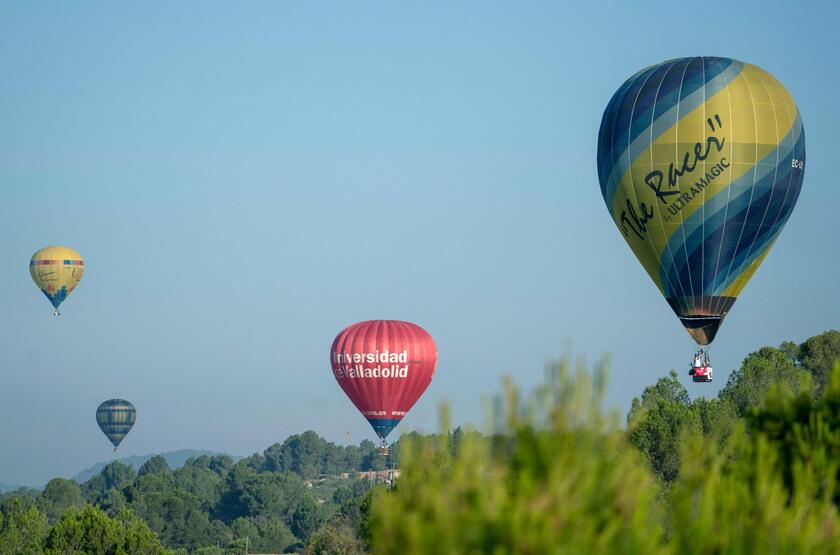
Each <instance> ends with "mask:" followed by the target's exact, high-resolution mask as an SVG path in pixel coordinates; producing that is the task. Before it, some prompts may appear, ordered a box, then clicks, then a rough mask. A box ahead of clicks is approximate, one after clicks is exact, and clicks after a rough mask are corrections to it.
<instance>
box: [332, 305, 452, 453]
mask: <svg viewBox="0 0 840 555" xmlns="http://www.w3.org/2000/svg"><path fill="white" fill-rule="evenodd" d="M437 359H438V353H437V347H436V346H435V342H434V340H433V339H432V336H431V335H429V334H428V333H427V332H426V330H424V329H423V328H421V327H420V326H418V325H416V324H412V323H410V322H401V321H399V320H369V321H366V322H359V323H357V324H353V325H352V326H350V327H348V328H346V329H344V330H343V331H342V332H341V333H339V334H338V336H337V337H336V338H335V341H333V344H332V349H331V351H330V364H331V365H332V371H333V375H334V376H335V379H336V381H338V385H340V386H341V389H343V390H344V393H346V394H347V396H348V397H349V398H350V400H351V401H352V402H353V404H354V405H356V408H357V409H359V412H361V413H362V416H364V417H365V418H366V419H367V421H368V422H369V423H370V425H371V426H372V427H373V430H374V431H375V432H376V435H378V436H379V437H380V438H381V439H382V445H383V446H384V445H385V437H386V436H387V435H388V434H389V433H390V432H391V430H393V429H394V427H395V426H396V425H397V424H399V422H400V420H402V418H403V417H404V416H405V415H406V413H407V412H408V411H409V410H410V409H411V407H413V406H414V403H416V402H417V400H418V399H419V398H420V396H421V395H422V394H423V392H424V391H426V388H427V387H429V384H430V383H431V381H432V377H433V376H434V374H435V368H436V367H437Z"/></svg>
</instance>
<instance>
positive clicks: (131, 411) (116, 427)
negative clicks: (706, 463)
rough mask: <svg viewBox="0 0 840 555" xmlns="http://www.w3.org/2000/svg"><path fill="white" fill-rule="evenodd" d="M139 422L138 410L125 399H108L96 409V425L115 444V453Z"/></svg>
mask: <svg viewBox="0 0 840 555" xmlns="http://www.w3.org/2000/svg"><path fill="white" fill-rule="evenodd" d="M135 420H137V410H135V408H134V405H132V404H131V403H129V402H128V401H126V400H125V399H108V400H107V401H103V402H102V404H100V405H99V407H98V408H97V409H96V423H97V424H99V429H100V430H102V433H103V434H105V436H106V437H107V438H108V439H109V440H110V441H111V443H113V444H114V451H116V450H117V447H119V446H120V442H122V440H123V438H125V436H126V434H128V432H130V431H131V428H132V427H133V426H134V421H135Z"/></svg>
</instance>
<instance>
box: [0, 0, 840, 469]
mask: <svg viewBox="0 0 840 555" xmlns="http://www.w3.org/2000/svg"><path fill="white" fill-rule="evenodd" d="M704 6H705V7H704V9H703V12H702V14H703V16H702V17H700V15H699V12H695V11H694V10H693V8H692V7H691V6H690V5H685V6H680V5H675V4H664V3H655V2H645V3H643V5H639V6H629V5H628V6H625V5H623V4H620V3H617V2H615V3H608V4H605V5H604V6H599V5H597V4H596V3H584V4H579V5H576V6H574V7H566V6H562V5H560V4H555V3H551V2H538V3H532V4H528V5H527V6H524V5H520V6H506V5H503V4H497V3H466V4H459V5H457V6H455V5H444V4H440V5H427V4H424V5H414V6H396V5H381V4H373V3H354V4H352V5H350V4H340V3H335V4H331V5H315V4H275V3H268V2H255V3H248V4H244V5H242V4H236V5H234V4H223V3H212V2H211V3H201V4H198V3H184V4H177V5H170V4H164V3H151V4H144V5H143V6H142V7H141V6H134V5H121V6H117V5H105V4H93V3H85V4H83V5H72V6H71V5H64V4H59V3H50V4H10V3H7V4H5V5H4V7H3V8H2V11H0V14H2V15H1V16H0V45H2V46H0V52H2V56H0V68H2V70H3V71H2V74H0V82H1V83H2V86H0V129H2V133H0V187H2V191H3V195H2V200H3V202H2V203H0V226H2V240H0V254H1V255H2V258H3V260H4V261H5V262H4V264H3V265H2V266H0V299H2V313H3V315H4V317H3V318H2V319H0V326H1V327H2V328H1V329H2V333H0V421H2V422H3V424H2V425H0V445H2V449H3V452H4V453H5V454H6V456H4V457H0V481H3V482H7V483H21V484H39V483H43V482H45V481H47V480H48V479H50V478H52V477H55V476H65V475H67V474H73V473H75V472H78V471H79V470H81V469H83V468H86V467H88V466H90V465H91V464H94V463H96V462H99V461H102V460H106V459H107V458H108V457H109V456H110V455H111V445H110V443H109V442H108V441H107V440H106V438H105V437H104V436H102V434H101V432H100V431H99V429H98V428H97V426H96V422H95V419H94V412H95V410H96V407H97V405H98V404H99V403H100V402H101V401H102V400H104V399H108V398H111V397H122V398H125V399H128V400H130V401H131V402H132V403H133V404H134V405H135V406H136V407H137V410H138V418H137V424H136V426H135V427H134V429H133V430H132V432H131V433H130V434H129V436H128V437H127V438H126V440H125V441H124V442H123V444H122V446H121V448H120V455H122V456H130V455H134V454H145V453H157V452H164V451H172V450H177V449H182V448H191V449H207V450H212V451H222V452H229V453H231V454H236V455H249V454H251V453H253V452H261V451H262V450H263V449H265V448H266V447H268V446H269V445H271V444H273V443H275V442H278V441H283V439H285V438H286V437H287V436H289V435H291V434H294V433H300V432H303V431H304V430H307V429H312V430H315V431H316V432H318V433H319V434H321V435H322V436H324V437H326V438H327V439H328V440H330V441H333V442H336V443H344V442H345V437H346V434H347V433H350V434H351V436H352V441H353V442H354V443H358V442H359V441H361V440H362V439H365V438H368V439H372V440H374V439H375V435H374V434H373V432H372V431H371V429H370V427H369V426H368V424H367V422H366V421H365V419H364V418H362V416H361V415H359V414H358V412H357V411H356V409H355V408H354V407H353V405H352V404H351V403H350V401H349V400H348V399H347V398H346V397H345V396H344V394H343V392H342V391H341V389H340V388H339V386H338V385H337V384H336V382H335V380H334V379H333V376H332V374H331V372H330V365H329V358H328V357H329V349H330V344H331V342H332V340H333V338H334V337H335V335H336V334H337V333H338V332H339V331H341V330H342V329H343V328H344V327H345V326H347V325H349V324H351V323H354V322H357V321H361V320H367V319H372V318H395V319H403V320H409V321H412V322H415V323H417V324H419V325H421V326H422V327H424V328H425V329H426V330H427V331H428V332H429V333H430V334H431V335H432V336H433V337H434V339H435V341H436V343H437V345H438V349H439V366H438V370H437V374H436V376H435V378H434V380H433V382H432V384H431V386H430V387H429V389H428V390H427V391H426V393H425V395H424V396H423V397H422V398H421V399H420V401H419V402H418V403H417V405H416V406H415V407H414V408H413V410H412V411H411V412H410V413H409V415H408V416H407V417H406V418H405V419H404V420H403V422H402V424H400V426H399V427H398V428H397V429H396V430H395V431H394V433H393V434H392V437H391V439H396V438H397V437H398V436H399V434H400V433H402V432H405V431H410V430H419V431H425V432H433V431H437V426H438V424H437V416H438V406H439V404H440V403H441V402H442V401H449V402H450V403H451V405H452V415H453V423H454V424H472V425H476V426H480V425H481V424H482V422H483V420H484V418H483V405H482V398H483V397H486V396H487V395H490V394H493V393H494V392H496V391H498V390H499V384H500V380H501V378H502V376H503V375H505V374H512V375H514V377H515V379H516V380H517V382H519V383H520V384H522V385H524V386H526V387H527V386H528V385H530V384H535V383H537V382H539V381H540V380H541V379H542V377H543V367H544V364H545V362H546V361H547V360H551V359H554V358H556V357H559V356H561V355H563V354H570V355H572V356H574V357H583V358H585V359H586V360H587V361H589V362H590V363H592V362H594V361H596V360H598V359H599V358H600V357H602V356H604V355H610V356H611V359H612V363H611V368H612V373H611V381H610V388H609V394H608V398H607V401H608V403H609V404H610V405H612V406H616V407H618V408H619V409H620V410H621V411H622V412H626V410H627V408H628V407H629V405H630V402H631V400H632V398H633V397H634V396H637V395H639V394H640V393H641V391H642V389H643V388H644V386H645V385H648V384H652V383H653V382H654V381H655V380H656V379H657V378H658V377H660V376H662V375H665V374H666V373H667V372H668V371H669V370H670V369H672V368H673V369H676V370H677V371H678V372H679V374H680V376H681V379H682V380H683V383H684V384H685V385H686V387H687V388H688V389H689V391H690V392H691V394H692V396H697V395H709V396H711V395H714V394H715V393H716V392H717V391H718V390H719V389H720V387H722V386H723V384H725V382H726V378H727V374H728V373H729V371H730V370H732V369H734V368H737V367H738V366H739V365H740V363H741V361H742V359H743V357H744V356H745V355H747V354H748V353H749V352H751V351H754V350H756V349H757V348H759V347H761V346H763V345H778V344H779V343H780V342H781V341H785V340H793V341H802V340H804V339H806V338H807V337H809V336H812V335H815V334H818V333H821V332H823V331H825V330H827V329H831V328H834V329H837V328H840V318H838V314H840V289H839V288H838V287H837V285H836V283H837V277H838V275H840V258H838V257H837V250H836V245H837V237H838V236H840V221H839V220H838V218H837V216H836V213H835V212H836V209H837V206H838V205H839V204H840V188H838V187H837V186H836V184H835V183H834V182H833V181H832V178H831V171H833V170H832V169H831V164H832V163H833V162H834V156H835V151H837V150H838V148H840V139H838V137H837V133H836V130H837V128H838V127H840V115H838V112H837V109H836V99H835V96H836V94H835V91H836V90H837V88H838V85H840V77H838V76H840V67H838V66H840V61H838V59H837V56H835V55H831V54H830V53H831V52H835V53H836V52H838V51H840V40H838V38H837V35H836V33H835V30H834V28H833V26H834V23H835V22H836V21H838V19H840V7H838V5H837V4H834V3H828V2H826V3H820V4H819V5H814V6H808V9H807V10H806V9H804V8H802V9H800V8H797V7H795V6H791V5H790V4H789V3H781V2H749V3H748V4H747V5H744V6H731V5H730V4H729V3H725V2H719V3H711V4H706V5H704ZM715 13H718V14H719V17H711V15H710V14H715ZM688 55H721V56H729V57H733V58H737V59H740V60H743V61H747V62H750V63H753V64H756V65H758V66H761V67H762V68H764V69H766V70H767V71H769V72H770V73H772V74H773V75H775V76H776V77H777V78H778V79H779V80H780V81H781V82H782V83H783V84H784V85H785V86H786V87H787V89H788V90H789V91H790V93H791V94H792V96H793V98H794V99H795V101H796V102H797V104H798V107H799V110H800V112H801V114H802V120H803V122H804V126H805V134H806V145H807V147H806V148H807V167H806V168H805V181H804V185H803V189H802V193H801V196H800V199H799V202H798V204H797V206H796V208H795V210H794V212H793V215H792V216H791V218H790V221H789V222H788V224H787V226H786V228H785V229H784V231H783V232H782V233H781V236H780V238H779V240H778V242H777V243H776V245H775V247H774V248H773V250H772V252H771V253H770V255H769V256H768V257H767V259H766V260H765V261H764V263H763V265H762V267H761V268H760V269H759V270H758V272H757V273H756V274H755V276H754V277H753V279H752V280H751V282H750V283H749V285H748V286H747V287H746V289H745V290H744V292H743V294H742V295H741V296H740V297H739V299H738V301H737V303H736V304H735V306H734V308H733V309H732V312H731V313H730V314H729V316H728V317H727V319H726V322H725V323H724V324H723V326H722V327H721V331H720V333H719V335H718V337H717V339H716V340H715V343H714V345H713V346H712V360H713V363H714V365H715V383H714V384H710V385H695V384H690V381H689V379H688V376H687V375H686V371H685V370H687V364H688V363H689V359H690V356H691V354H692V352H693V351H692V350H693V348H694V343H693V341H692V340H691V339H690V337H689V336H688V335H687V334H686V332H685V331H684V330H683V328H682V326H681V325H680V323H679V321H678V320H677V318H676V317H675V316H674V314H673V312H672V311H671V309H670V308H669V307H668V304H667V303H666V301H665V300H664V299H663V298H662V297H661V295H660V294H659V292H658V291H657V289H656V287H655V286H654V285H653V283H652V282H651V281H650V279H649V278H648V276H647V275H646V274H645V272H644V270H643V269H642V267H641V265H640V264H639V263H638V261H637V260H636V258H635V257H634V256H633V253H632V252H631V251H630V249H629V248H628V247H627V245H626V244H625V241H624V240H623V238H622V237H621V235H620V233H619V232H618V231H617V230H616V228H615V226H614V224H613V222H612V221H611V219H610V216H609V214H608V213H607V210H606V209H605V207H604V202H603V200H602V198H601V194H600V191H599V185H598V177H597V172H596V167H595V151H596V146H597V145H596V139H597V133H598V127H599V124H600V121H601V115H602V113H603V110H604V107H605V106H606V104H607V102H608V101H609V99H610V97H611V96H612V94H613V93H614V92H615V90H616V89H617V88H618V87H619V85H621V83H622V82H623V81H624V80H625V79H626V78H627V77H629V76H630V75H631V74H633V73H634V72H636V71H637V70H639V69H641V68H642V67H645V66H647V65H650V64H654V63H657V62H660V61H662V60H665V59H669V58H675V57H680V56H688ZM52 244H61V245H67V246H69V247H72V248H75V249H76V250H78V251H79V252H80V253H81V254H82V256H83V257H84V259H85V263H86V273H85V276H84V279H83V280H82V282H81V284H80V285H79V287H78V289H77V290H76V291H75V292H74V293H73V294H72V295H71V296H70V298H69V299H68V300H67V301H66V302H65V303H64V304H63V305H62V315H61V317H59V318H54V317H53V316H52V307H51V305H50V304H49V302H48V301H47V299H45V298H44V296H43V295H42V293H41V292H40V291H38V289H37V288H36V287H35V285H34V284H33V283H32V280H31V279H30V276H29V272H28V263H29V258H30V257H31V255H32V254H33V253H34V252H35V251H36V250H37V249H39V248H41V247H43V246H45V245H52Z"/></svg>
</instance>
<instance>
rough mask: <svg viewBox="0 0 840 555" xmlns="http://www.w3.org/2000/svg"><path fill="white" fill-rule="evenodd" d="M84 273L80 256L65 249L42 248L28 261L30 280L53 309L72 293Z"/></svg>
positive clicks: (83, 265)
mask: <svg viewBox="0 0 840 555" xmlns="http://www.w3.org/2000/svg"><path fill="white" fill-rule="evenodd" d="M84 273H85V262H84V260H82V256H81V255H80V254H79V253H78V252H76V251H74V250H73V249H70V248H67V247H58V246H55V247H44V248H43V249H41V250H39V251H38V252H36V253H35V254H33V255H32V259H31V260H30V261H29V274H30V275H31V276H32V280H33V281H34V282H35V285H37V286H38V288H39V289H40V290H41V291H42V292H43V293H44V295H46V297H47V298H48V299H49V300H50V302H51V303H52V305H53V307H55V308H58V306H59V305H60V304H61V303H63V302H64V300H65V299H66V298H67V296H68V295H69V294H70V293H72V292H73V289H75V288H76V286H77V285H78V284H79V281H81V279H82V275H83V274H84Z"/></svg>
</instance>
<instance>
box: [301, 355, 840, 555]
mask: <svg viewBox="0 0 840 555" xmlns="http://www.w3.org/2000/svg"><path fill="white" fill-rule="evenodd" d="M780 353H781V354H782V355H783V356H782V357H780V356H778V355H779V354H780ZM754 355H755V356H751V357H747V360H745V364H744V366H743V367H742V369H741V371H740V372H741V375H740V376H736V377H735V379H734V380H731V382H730V383H731V384H735V385H734V386H733V387H730V388H725V390H724V391H722V392H721V396H720V397H719V398H718V399H712V400H706V399H702V400H697V401H695V402H691V401H690V400H689V399H688V397H687V395H686V394H685V390H684V388H682V386H681V385H680V384H679V382H678V380H677V379H676V375H673V374H672V375H669V376H667V377H665V378H663V379H661V380H659V382H657V384H655V385H654V386H652V387H650V388H647V389H646V390H645V392H644V393H643V395H642V398H641V399H639V400H637V401H636V403H634V407H633V409H632V410H631V414H630V415H629V418H628V420H629V421H630V423H631V424H630V427H629V428H628V430H627V432H626V433H622V432H620V431H616V430H615V429H614V428H613V427H611V426H610V425H608V419H605V417H604V416H603V414H602V413H601V411H600V408H599V407H600V396H599V395H597V390H598V388H597V387H595V388H594V391H595V392H596V393H593V387H592V383H593V382H592V380H590V379H588V378H587V377H586V376H585V375H582V374H580V373H579V374H577V375H576V376H574V377H570V376H569V374H568V373H567V372H566V371H565V370H564V369H563V368H561V369H560V371H559V372H557V374H556V376H557V379H553V380H550V381H549V386H548V387H547V389H548V391H549V393H548V394H546V388H543V389H542V390H541V391H540V392H538V394H537V395H536V396H535V397H534V398H532V399H530V400H529V401H528V402H523V401H521V400H520V399H521V394H520V392H519V391H517V390H516V389H515V388H512V387H511V386H510V385H508V386H507V388H506V397H507V402H506V403H504V404H502V405H503V406H504V407H505V409H504V410H503V411H502V415H501V417H499V415H496V416H497V418H496V419H495V422H497V423H498V422H501V423H502V424H503V425H502V429H501V430H497V431H501V432H502V435H499V436H495V439H494V438H488V437H482V436H476V435H474V434H466V435H465V436H464V437H463V438H462V439H461V446H460V449H457V450H455V452H454V454H453V451H452V450H451V449H450V446H449V444H448V440H449V438H450V437H451V434H441V435H440V436H439V441H438V444H437V445H431V444H430V443H429V442H425V443H423V442H410V441H405V440H404V441H403V443H404V446H403V452H402V454H401V456H402V460H403V461H405V462H404V463H403V464H402V465H401V472H402V474H401V476H400V478H399V479H398V480H397V484H396V486H395V487H394V488H393V489H392V490H391V491H378V492H377V493H376V494H375V496H374V502H373V506H372V508H371V517H370V526H371V539H372V550H373V552H375V553H381V554H388V553H586V552H593V553H613V552H615V553H673V554H677V553H679V554H683V553H687V554H718V553H721V554H724V553H732V554H740V553H796V554H800V553H814V554H817V553H836V552H838V550H840V516H838V510H837V502H838V500H840V488H838V483H840V482H838V478H840V365H837V366H836V367H835V369H834V371H833V373H831V374H829V378H828V381H827V382H826V385H825V386H823V387H822V388H821V393H818V392H817V391H816V388H817V387H818V386H816V385H814V386H812V385H811V380H810V378H808V377H806V378H805V379H804V380H803V379H800V378H802V376H801V375H800V374H799V370H798V368H796V365H791V364H790V363H791V361H792V360H795V359H794V358H793V357H792V356H790V355H788V354H787V353H786V352H785V349H782V348H780V349H778V350H775V349H774V350H772V351H765V350H762V351H759V352H758V353H755V354H754ZM797 356H798V355H797ZM756 368H764V369H766V370H767V371H769V372H772V373H773V374H771V375H775V376H777V377H778V378H779V380H778V381H776V382H768V381H765V380H763V379H756V378H761V377H760V376H757V375H755V372H756ZM792 368H793V369H792ZM595 378H596V379H595V380H594V381H595V382H596V383H597V382H598V372H597V371H596V373H595ZM793 378H796V379H793ZM759 392H761V393H762V394H761V395H758V393H759ZM547 397H548V398H549V399H550V402H549V403H547V406H548V407H549V408H546V403H545V399H546V398H547ZM733 399H737V401H736V400H733ZM743 399H749V401H748V404H746V405H740V407H741V408H742V410H743V412H744V414H745V416H744V417H743V418H740V417H738V415H737V414H738V409H736V407H738V406H739V405H737V403H739V402H740V401H741V400H743ZM717 410H722V411H724V412H726V414H725V416H723V417H722V418H719V419H714V418H711V415H712V414H714V413H715V412H716V411H717ZM443 420H444V425H445V418H444V419H443ZM679 420H685V421H686V422H687V424H686V423H685V422H679ZM605 423H607V424H606V425H605ZM657 441H660V442H662V443H664V444H666V445H668V446H669V448H673V449H674V450H676V451H677V452H679V454H680V456H679V457H677V459H676V460H675V459H673V458H669V457H667V456H666V451H667V449H666V448H664V447H662V446H656V445H654V444H655V443H656V442H657ZM630 442H634V443H637V444H639V445H640V446H641V447H642V454H643V455H645V457H644V459H640V458H639V457H638V456H634V453H633V452H632V449H628V444H629V443H630ZM421 443H422V444H421ZM644 461H647V462H648V464H649V466H650V470H646V468H645V467H646V466H648V465H646V464H645V462H644ZM664 463H667V465H671V466H667V465H665V466H663V465H664ZM657 465H659V466H657ZM674 465H676V470H677V471H676V472H673V474H671V475H670V476H667V477H668V478H669V480H662V481H657V480H655V479H654V478H653V477H654V476H655V475H659V476H660V477H663V478H664V477H666V476H664V472H663V470H668V469H673V468H674ZM313 537H315V536H313Z"/></svg>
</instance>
